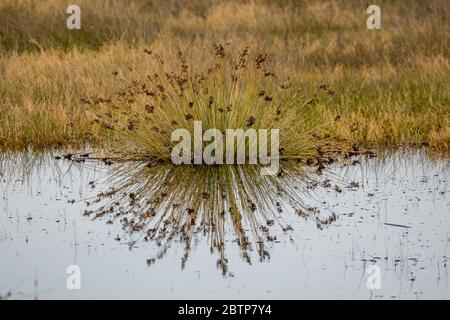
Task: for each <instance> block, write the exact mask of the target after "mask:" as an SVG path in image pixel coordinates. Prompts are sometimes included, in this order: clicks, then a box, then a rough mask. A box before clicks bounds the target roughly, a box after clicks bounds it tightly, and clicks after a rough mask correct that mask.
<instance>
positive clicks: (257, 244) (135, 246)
mask: <svg viewBox="0 0 450 320" xmlns="http://www.w3.org/2000/svg"><path fill="white" fill-rule="evenodd" d="M29 158H30V157H29V156H24V155H22V156H15V157H5V158H4V159H2V161H1V165H0V174H1V176H0V179H1V181H0V193H1V194H0V295H6V294H7V293H8V292H10V293H11V297H12V298H14V299H35V298H38V299H52V298H61V299H81V298H85V299H100V298H105V299H108V298H125V299H127V298H136V299H197V298H198V299H214V298H221V299H312V298H323V299H335V298H346V299H380V298H381V299H430V298H438V299H442V298H446V299H448V298H450V287H449V279H448V277H449V275H448V262H449V261H448V257H449V256H450V248H449V244H450V188H449V184H450V181H449V177H450V166H449V165H448V162H446V161H445V160H431V159H429V158H428V156H427V155H426V154H425V153H422V152H414V153H405V152H397V153H393V154H388V155H385V156H379V157H376V158H360V159H358V160H357V161H353V163H351V164H350V163H349V164H345V165H343V164H334V165H332V166H331V167H329V168H327V170H326V171H325V172H324V173H323V174H321V175H316V174H315V173H314V171H311V172H308V170H305V169H297V168H284V170H283V175H282V176H280V177H273V178H267V179H266V178H262V177H260V176H259V175H258V174H257V173H255V172H258V171H257V170H256V169H255V170H252V169H248V168H244V169H242V170H241V169H239V168H238V169H236V168H233V169H229V170H228V169H218V168H213V167H209V168H208V169H205V170H203V169H202V170H200V171H199V170H196V169H195V170H194V169H192V168H181V167H180V168H175V169H174V168H173V167H168V166H154V167H149V166H146V165H141V164H120V165H109V166H108V165H105V164H104V163H96V162H89V163H88V162H86V163H74V162H70V161H65V160H55V159H54V155H53V156H51V155H47V156H43V157H38V158H37V159H34V158H33V157H31V158H33V159H31V160H30V159H29ZM71 265H76V266H79V268H80V271H81V277H80V282H81V289H80V290H69V289H68V287H67V279H68V277H69V276H70V275H69V274H67V268H68V267H69V266H71ZM373 266H375V267H373ZM378 276H379V277H378Z"/></svg>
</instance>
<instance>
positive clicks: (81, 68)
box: [0, 0, 450, 156]
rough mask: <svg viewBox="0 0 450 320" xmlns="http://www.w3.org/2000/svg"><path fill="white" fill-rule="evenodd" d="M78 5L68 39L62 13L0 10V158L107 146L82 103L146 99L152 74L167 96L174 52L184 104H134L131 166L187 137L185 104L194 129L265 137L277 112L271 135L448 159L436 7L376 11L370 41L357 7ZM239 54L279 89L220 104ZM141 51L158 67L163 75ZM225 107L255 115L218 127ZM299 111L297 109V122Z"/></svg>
mask: <svg viewBox="0 0 450 320" xmlns="http://www.w3.org/2000/svg"><path fill="white" fill-rule="evenodd" d="M78 4H79V5H80V7H81V8H82V30H81V31H69V30H67V29H66V28H65V19H66V18H67V15H66V14H65V9H66V7H67V5H68V3H66V1H63V0H52V1H46V2H45V4H39V5H37V3H36V2H35V1H31V0H22V1H12V0H5V1H2V3H1V4H0V79H1V80H0V108H1V113H0V147H1V148H2V149H3V150H23V149H26V148H29V147H33V148H40V149H42V148H49V147H61V146H77V145H82V144H86V143H89V144H93V145H97V146H104V145H105V144H111V143H113V142H116V141H117V140H116V137H115V135H114V134H112V133H111V130H109V129H106V128H105V127H101V126H98V125H96V124H94V125H93V124H92V120H93V119H92V114H90V113H89V112H87V113H86V112H85V110H86V104H85V101H84V100H83V99H90V100H93V99H99V98H101V99H106V100H107V99H116V98H115V97H116V95H117V92H118V90H121V89H123V88H124V87H127V86H129V85H130V84H132V83H139V84H140V85H142V84H144V83H146V85H147V87H149V86H150V84H149V83H148V79H149V78H148V77H149V76H152V75H154V74H155V73H158V74H160V75H161V77H160V79H162V80H161V81H164V82H165V83H164V84H163V85H164V86H165V88H172V87H171V86H170V84H169V83H168V82H167V81H168V79H167V78H166V77H165V76H163V74H164V72H172V71H173V72H179V67H180V58H179V57H178V51H179V50H181V51H182V52H183V54H184V56H183V59H184V60H185V61H186V64H187V65H188V66H189V72H191V71H192V73H190V74H189V76H190V77H192V78H193V79H194V80H192V81H191V80H189V81H188V82H187V83H186V89H185V90H186V91H185V93H184V94H185V96H184V97H180V96H179V95H178V93H177V91H176V90H178V89H176V88H173V89H170V90H171V91H170V92H171V93H170V94H169V95H168V97H167V100H166V102H162V101H159V102H155V101H153V103H155V104H158V103H159V104H160V107H161V108H164V110H166V111H165V114H163V113H155V114H154V115H147V114H145V113H144V109H143V107H145V105H146V104H148V103H149V101H144V100H145V99H144V97H135V98H136V100H137V101H136V103H134V104H133V105H132V106H131V108H132V111H133V112H135V113H136V114H137V115H138V116H139V120H138V122H139V121H140V122H144V120H145V119H146V117H153V118H154V120H151V122H149V125H148V126H146V128H145V130H147V131H145V132H144V131H141V134H142V135H145V138H142V139H141V138H139V139H138V138H137V135H131V134H130V133H128V134H127V136H126V138H127V139H132V140H131V142H130V145H133V146H136V147H137V146H139V147H137V149H136V150H137V151H136V152H150V153H151V154H155V155H158V156H163V155H164V154H166V151H165V148H167V137H166V136H164V137H162V134H161V132H162V131H167V130H169V129H171V128H172V127H173V125H172V126H171V125H170V123H171V121H176V122H177V123H178V124H179V125H183V126H185V127H189V121H188V120H186V119H185V118H184V116H186V110H185V109H184V108H185V107H186V103H188V102H189V101H191V100H197V101H198V103H195V104H194V109H193V110H192V114H191V115H192V116H193V118H194V117H197V118H200V117H201V118H202V119H203V120H204V121H207V122H208V123H209V124H210V125H218V126H219V127H221V128H222V126H223V125H225V124H227V125H228V124H231V125H244V127H245V125H246V122H247V120H248V119H249V117H250V116H253V117H255V120H256V121H255V124H254V125H255V126H260V125H262V124H266V123H267V122H268V119H269V115H270V117H272V116H273V112H274V111H275V112H276V108H277V106H281V105H283V106H284V107H283V110H282V112H283V113H284V116H285V117H284V118H283V119H281V120H280V121H281V122H280V126H281V128H288V127H289V126H290V125H291V124H292V123H294V122H299V123H302V125H304V126H305V127H306V128H311V127H313V126H314V127H315V135H317V136H320V137H328V136H330V137H331V138H332V139H333V141H340V142H342V141H345V143H346V144H348V145H352V144H359V145H363V146H366V147H380V148H384V147H398V146H405V145H407V146H411V145H416V146H417V145H420V146H421V145H426V146H430V147H431V149H432V150H435V151H438V152H443V153H448V152H449V150H450V147H449V145H450V133H449V131H450V130H449V127H450V123H449V122H450V120H449V119H450V114H449V113H450V97H449V90H448V87H449V83H450V79H449V74H450V64H449V57H450V41H449V40H450V27H449V24H448V21H447V20H448V16H449V15H450V12H449V7H448V5H447V3H446V1H445V0H437V1H432V2H423V1H382V2H380V3H379V4H380V6H381V8H382V30H381V31H369V30H367V29H366V27H365V19H366V17H367V14H366V13H365V9H366V5H367V3H366V2H363V1H357V0H352V1H339V0H335V1H244V2H242V1H220V0H196V1H190V2H189V3H186V2H185V1H178V0H170V1H164V3H163V2H159V1H144V0H142V1H141V0H135V1H132V2H131V3H130V2H123V1H106V0H100V1H95V2H92V1H79V3H78ZM18 22H20V23H18ZM215 42H217V43H223V44H224V43H229V45H228V46H227V53H229V54H228V56H229V58H228V57H226V58H225V60H224V61H223V64H224V66H223V67H222V68H221V69H220V70H216V71H214V72H213V74H212V75H211V76H210V78H208V80H207V81H206V82H208V84H207V86H208V90H209V93H198V94H197V93H194V89H193V88H194V83H195V81H196V80H195V73H201V72H205V69H207V67H206V66H214V65H215V63H216V58H217V57H216V54H215V51H214V50H211V47H212V44H213V43H215ZM245 47H249V48H250V51H251V52H252V54H257V53H266V54H267V55H268V57H269V60H270V71H271V72H273V73H274V74H275V75H276V78H275V77H269V79H261V81H260V79H258V78H257V76H256V73H253V72H249V73H248V74H246V75H244V76H243V77H242V78H241V80H240V83H239V88H240V90H242V91H239V92H237V91H233V90H231V88H232V87H231V86H230V77H231V75H232V68H233V67H234V65H235V64H236V57H238V56H239V54H241V53H242V50H243V49H244V48H245ZM144 49H148V50H151V51H152V52H157V53H158V54H160V55H161V56H162V57H164V69H163V70H162V69H161V66H159V65H158V63H155V61H154V59H152V58H151V57H150V56H149V55H148V54H145V53H144ZM254 58H255V57H254V56H253V57H252V58H251V61H252V62H253V61H254ZM233 59H234V60H233ZM226 70H228V71H226ZM284 82H289V84H290V86H291V89H287V90H285V91H284V92H286V93H285V94H284V93H280V92H281V91H280V92H278V89H279V87H280V86H281V85H283V83H284ZM215 85H216V87H214V86H215ZM264 88H266V89H267V90H268V92H270V94H271V95H273V96H274V100H273V102H271V103H268V104H266V105H265V108H266V109H265V110H266V111H267V113H262V110H263V105H264V104H263V103H260V102H258V101H259V100H258V98H257V95H255V93H257V92H259V91H260V90H264ZM131 90H132V91H133V90H135V91H136V90H138V88H131ZM155 92H156V90H155ZM209 96H213V100H215V102H216V103H217V102H218V103H217V105H216V106H215V107H216V108H215V109H214V110H215V111H214V112H211V111H208V110H209V109H207V108H206V107H205V105H206V104H207V101H208V99H209ZM246 99H247V100H246ZM227 100H231V101H232V102H233V103H234V104H235V105H237V106H238V107H240V108H243V104H244V102H251V103H254V104H255V110H250V108H249V107H248V106H247V107H246V109H243V110H246V111H245V112H240V113H237V112H235V113H234V116H233V117H234V118H233V117H231V116H230V117H228V116H226V115H225V113H220V112H219V111H218V109H219V108H226V107H227V104H226V103H225V101H227ZM309 100H311V101H310V104H308V105H307V108H304V109H305V110H304V111H302V112H297V110H298V106H299V105H302V104H303V103H305V102H307V101H309ZM97 101H98V100H97ZM115 102H117V105H116V106H117V107H118V108H121V109H123V110H130V109H129V104H128V103H126V101H122V102H121V101H120V99H117V100H115ZM119 102H121V104H119ZM144 102H145V103H144ZM168 102H170V103H168ZM155 107H156V106H155ZM211 110H213V109H211ZM241 110H242V109H241ZM306 110H307V112H306ZM113 111H114V110H111V112H113ZM204 111H206V112H205V113H204V114H203V112H204ZM250 111H252V112H253V111H254V112H255V115H253V114H250ZM219 113H220V114H219ZM263 114H264V115H263ZM294 114H296V116H297V117H298V118H297V120H294V118H293V117H294ZM237 116H239V119H238V118H237ZM136 117H137V116H136ZM273 118H274V117H272V118H271V119H273ZM305 119H308V123H306V122H305ZM330 119H339V120H338V121H331V122H330ZM128 120H130V119H129V118H127V117H125V116H123V117H121V118H120V119H118V123H119V124H120V125H121V126H122V125H124V124H125V121H126V122H128ZM156 120H157V121H156ZM122 122H123V123H122ZM271 125H275V124H274V123H271ZM154 126H157V128H158V129H159V133H157V132H155V130H154V129H153V127H154ZM139 130H143V129H142V127H141V129H139ZM307 131H308V130H306V129H305V130H303V131H301V132H302V134H303V133H305V132H307ZM309 133H311V132H309ZM141 134H140V135H141ZM148 135H150V136H148ZM285 136H286V138H285V139H287V140H285V145H286V146H287V147H286V150H285V152H286V153H287V154H295V152H298V150H297V151H295V150H294V149H295V148H294V147H292V146H293V142H292V141H288V140H289V139H292V140H294V138H293V137H296V135H293V136H292V137H290V136H289V135H287V134H285ZM157 137H158V138H157ZM299 139H300V137H299ZM150 140H151V141H150ZM302 141H305V139H303V138H302ZM307 141H309V140H307ZM122 145H123V143H122ZM150 145H151V147H150ZM143 146H145V148H144V147H143ZM289 146H290V147H289ZM299 147H301V146H299Z"/></svg>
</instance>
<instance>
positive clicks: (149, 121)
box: [83, 43, 337, 161]
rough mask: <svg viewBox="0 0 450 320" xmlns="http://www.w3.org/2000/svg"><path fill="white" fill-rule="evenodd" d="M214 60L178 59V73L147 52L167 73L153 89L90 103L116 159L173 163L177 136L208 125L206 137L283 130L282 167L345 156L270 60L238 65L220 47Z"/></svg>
mask: <svg viewBox="0 0 450 320" xmlns="http://www.w3.org/2000/svg"><path fill="white" fill-rule="evenodd" d="M214 53H215V60H214V63H213V64H212V65H210V66H206V67H204V66H200V68H199V67H198V66H193V65H191V64H189V62H188V61H187V60H186V59H185V57H184V54H183V53H182V52H181V51H178V55H177V56H178V62H179V63H178V65H177V68H175V70H174V69H169V68H166V66H165V61H164V58H163V57H162V56H160V55H158V54H157V53H155V52H153V51H151V50H148V49H145V50H144V53H143V58H147V59H151V60H152V62H153V63H154V65H155V68H153V69H156V70H159V71H158V72H154V73H150V74H147V77H146V80H145V81H137V80H128V81H127V82H126V85H125V86H124V88H122V89H121V90H120V91H119V92H118V93H117V94H116V95H115V96H113V97H109V98H99V97H92V98H85V99H83V102H84V103H85V104H86V105H87V111H88V113H89V114H90V116H91V120H92V124H94V125H95V124H97V125H98V126H100V127H101V128H103V129H107V130H110V131H111V137H112V141H114V142H116V143H115V144H114V143H113V145H115V146H116V147H115V149H114V151H115V152H117V153H118V154H120V155H121V156H123V157H127V158H133V159H136V158H146V159H158V160H162V161H164V160H165V161H170V155H171V151H172V148H173V146H174V145H175V144H176V143H177V142H173V141H171V134H172V132H173V131H174V130H175V129H178V128H184V129H187V130H189V131H190V132H191V134H192V136H193V123H194V121H201V122H202V126H203V130H207V129H210V128H214V129H219V130H220V131H221V132H223V133H224V132H225V130H226V129H244V130H246V129H247V128H253V129H256V130H258V129H279V131H280V145H279V147H280V158H281V159H306V158H309V157H314V156H317V154H318V153H319V154H320V155H323V154H327V153H329V152H331V151H335V150H336V149H337V148H336V146H333V145H332V143H331V142H332V138H331V137H330V136H329V135H321V134H319V132H320V131H321V130H322V129H323V128H324V127H325V126H326V125H328V124H327V122H326V121H323V119H321V121H322V122H321V123H320V124H319V123H318V122H317V121H314V119H317V117H313V116H312V111H311V106H312V104H313V99H312V98H309V97H308V96H307V95H306V94H305V93H304V92H303V91H302V90H301V88H299V87H297V86H294V85H291V83H290V79H291V77H289V76H287V75H277V74H275V73H274V72H272V71H271V70H270V64H269V57H268V56H267V55H265V54H261V53H252V52H251V50H250V49H249V48H245V49H244V50H243V51H242V52H241V53H240V54H239V55H238V56H237V57H231V56H228V55H227V53H226V50H225V46H224V45H222V44H217V43H216V44H214ZM114 75H115V76H117V74H116V73H115V74H114ZM330 121H331V120H330ZM247 143H248V142H247ZM318 150H319V151H318Z"/></svg>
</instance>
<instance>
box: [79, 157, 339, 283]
mask: <svg viewBox="0 0 450 320" xmlns="http://www.w3.org/2000/svg"><path fill="white" fill-rule="evenodd" d="M109 174H110V176H109V178H110V180H109V184H111V185H112V186H113V187H112V188H111V189H109V190H108V191H106V192H102V193H100V194H99V195H98V197H97V199H95V201H93V203H94V204H95V207H96V208H97V209H94V210H87V211H86V212H85V214H86V215H89V216H90V215H93V216H94V217H95V218H100V217H104V216H108V217H110V218H111V219H113V220H120V223H121V224H122V226H123V227H124V229H125V230H127V231H128V232H129V233H130V234H138V235H139V237H140V238H143V240H145V241H155V242H156V243H157V245H158V247H159V251H158V253H157V254H156V256H155V257H154V258H151V259H149V260H148V263H149V264H151V263H153V262H155V260H156V259H159V258H162V257H163V256H164V255H165V254H166V252H167V250H168V248H169V247H170V246H171V243H172V241H174V240H176V239H178V240H179V241H180V242H181V243H183V245H184V248H185V251H184V252H185V253H184V256H183V258H182V262H181V265H182V267H183V268H184V266H185V264H186V261H187V259H188V256H189V252H190V249H191V246H192V242H193V240H194V239H195V238H196V237H197V236H198V235H203V236H205V237H206V238H207V239H208V241H209V246H210V250H211V252H217V253H218V255H219V259H218V261H217V266H218V267H219V268H220V269H221V270H222V272H223V274H224V275H225V274H226V273H227V258H226V255H225V243H226V238H227V235H226V232H227V230H231V231H232V235H233V237H234V238H235V239H234V242H236V244H237V245H238V247H239V249H240V251H241V256H242V258H243V259H244V260H245V261H246V262H248V263H251V255H250V254H249V251H253V250H255V249H256V251H257V253H258V256H259V259H260V260H261V261H263V260H265V259H269V258H270V254H269V252H268V250H267V249H266V247H265V243H267V242H272V241H276V240H277V239H276V236H274V235H272V234H271V229H273V228H279V229H281V230H282V231H283V232H288V231H290V230H292V227H291V226H290V225H288V224H285V223H284V222H283V220H282V213H283V211H284V210H286V209H294V210H295V212H296V214H297V215H299V216H301V217H303V218H305V219H314V221H315V222H316V224H317V227H318V228H322V226H324V225H327V224H330V223H332V222H333V221H335V220H336V215H335V214H334V213H332V212H325V213H324V212H320V210H319V209H317V208H314V207H308V206H306V205H304V202H303V200H304V197H305V196H306V195H307V194H308V193H310V192H312V189H314V188H315V187H316V186H317V185H318V184H319V182H318V179H317V178H315V179H312V178H311V174H308V173H307V171H306V170H305V168H304V167H300V166H294V165H288V166H285V167H283V168H282V171H281V173H280V174H279V175H277V176H261V175H260V168H259V167H258V166H255V165H222V166H185V165H181V166H174V165H168V164H157V165H146V164H145V163H142V162H131V163H126V164H120V165H117V166H115V167H114V168H113V169H112V170H111V172H110V173H109ZM329 181H330V180H329V179H323V181H322V184H323V185H328V184H329V183H330V182H329ZM336 190H339V189H338V187H336ZM98 203H101V205H100V208H99V205H98ZM90 204H92V203H90ZM109 222H110V223H112V220H110V221H109ZM227 226H230V228H229V229H228V228H227ZM139 237H138V238H139ZM133 244H134V242H131V243H130V246H133Z"/></svg>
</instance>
